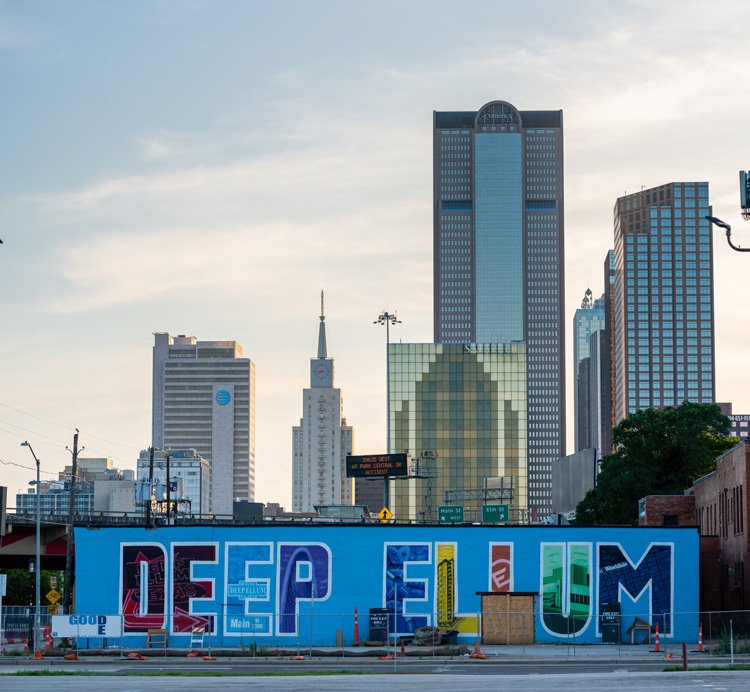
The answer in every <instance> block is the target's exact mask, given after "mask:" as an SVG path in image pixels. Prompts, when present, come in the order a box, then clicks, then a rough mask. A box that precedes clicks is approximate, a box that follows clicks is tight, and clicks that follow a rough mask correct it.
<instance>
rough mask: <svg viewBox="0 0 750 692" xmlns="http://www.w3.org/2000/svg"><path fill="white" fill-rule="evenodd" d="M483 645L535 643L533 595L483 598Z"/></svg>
mask: <svg viewBox="0 0 750 692" xmlns="http://www.w3.org/2000/svg"><path fill="white" fill-rule="evenodd" d="M482 643H484V644H533V643H534V596H533V595H530V594H512V593H504V594H500V593H498V594H484V595H482Z"/></svg>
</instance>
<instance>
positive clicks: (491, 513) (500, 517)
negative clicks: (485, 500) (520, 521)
mask: <svg viewBox="0 0 750 692" xmlns="http://www.w3.org/2000/svg"><path fill="white" fill-rule="evenodd" d="M507 522H508V505H482V523H483V524H506V523H507Z"/></svg>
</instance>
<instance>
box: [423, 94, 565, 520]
mask: <svg viewBox="0 0 750 692" xmlns="http://www.w3.org/2000/svg"><path fill="white" fill-rule="evenodd" d="M433 160H434V181H433V194H434V215H433V219H434V221H433V223H434V226H433V253H434V308H433V309H434V339H435V342H436V343H474V342H484V343H495V342H498V343H499V342H519V343H520V342H524V343H526V345H527V349H528V472H529V488H528V493H529V505H530V509H531V512H532V518H534V519H537V518H541V517H543V516H544V515H545V514H546V513H547V512H549V510H550V498H551V495H550V484H551V471H550V468H551V463H552V461H553V460H556V459H558V458H560V457H561V456H563V455H564V454H565V367H564V363H565V330H564V323H563V310H564V302H565V301H564V283H565V282H564V268H563V261H564V257H563V230H564V222H563V218H564V194H563V130H562V111H559V110H558V111H519V110H517V109H516V108H515V107H514V106H512V105H511V104H509V103H506V102H504V101H492V102H490V103H488V104H486V105H484V106H483V107H482V108H480V109H479V110H478V111H460V112H435V114H434V131H433Z"/></svg>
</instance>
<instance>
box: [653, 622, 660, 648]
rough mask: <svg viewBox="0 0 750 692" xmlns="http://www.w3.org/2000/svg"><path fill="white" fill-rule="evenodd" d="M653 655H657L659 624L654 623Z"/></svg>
mask: <svg viewBox="0 0 750 692" xmlns="http://www.w3.org/2000/svg"><path fill="white" fill-rule="evenodd" d="M654 653H657V654H658V653H659V623H658V622H657V623H656V634H655V635H654Z"/></svg>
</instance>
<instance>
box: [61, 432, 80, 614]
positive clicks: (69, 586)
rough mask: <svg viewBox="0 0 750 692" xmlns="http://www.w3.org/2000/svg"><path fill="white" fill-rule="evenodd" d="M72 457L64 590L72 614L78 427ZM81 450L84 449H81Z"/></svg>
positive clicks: (64, 605)
mask: <svg viewBox="0 0 750 692" xmlns="http://www.w3.org/2000/svg"><path fill="white" fill-rule="evenodd" d="M65 449H67V450H68V451H69V452H70V453H71V455H72V457H73V465H72V468H71V474H70V484H69V486H68V488H69V497H68V541H67V543H68V545H67V550H66V553H65V589H64V591H63V612H64V613H66V614H68V615H69V614H70V610H71V607H72V605H73V582H74V580H75V576H74V574H73V514H74V513H75V506H76V505H75V502H76V480H77V476H78V452H79V450H78V428H76V431H75V434H74V435H73V449H72V450H71V449H70V448H69V447H66V448H65ZM80 451H83V449H81V450H80Z"/></svg>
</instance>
